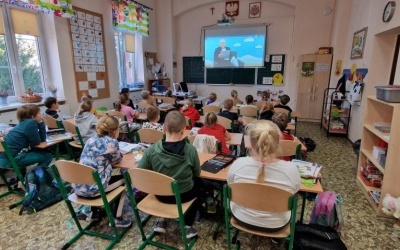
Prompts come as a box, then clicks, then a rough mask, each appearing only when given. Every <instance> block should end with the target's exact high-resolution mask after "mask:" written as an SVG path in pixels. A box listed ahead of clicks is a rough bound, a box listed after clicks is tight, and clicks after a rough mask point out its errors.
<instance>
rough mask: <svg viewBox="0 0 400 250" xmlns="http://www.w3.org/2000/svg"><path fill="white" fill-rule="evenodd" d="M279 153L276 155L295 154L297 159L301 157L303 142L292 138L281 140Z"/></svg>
mask: <svg viewBox="0 0 400 250" xmlns="http://www.w3.org/2000/svg"><path fill="white" fill-rule="evenodd" d="M279 147H280V150H278V153H277V155H276V156H278V157H285V156H295V158H296V159H300V151H301V143H300V142H298V141H291V140H279Z"/></svg>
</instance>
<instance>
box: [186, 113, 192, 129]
mask: <svg viewBox="0 0 400 250" xmlns="http://www.w3.org/2000/svg"><path fill="white" fill-rule="evenodd" d="M185 121H186V126H187V127H189V128H190V129H192V120H190V118H189V117H187V116H185Z"/></svg>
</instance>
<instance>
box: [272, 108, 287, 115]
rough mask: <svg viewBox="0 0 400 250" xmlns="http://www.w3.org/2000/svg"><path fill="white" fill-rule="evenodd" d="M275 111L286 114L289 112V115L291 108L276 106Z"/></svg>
mask: <svg viewBox="0 0 400 250" xmlns="http://www.w3.org/2000/svg"><path fill="white" fill-rule="evenodd" d="M274 112H275V113H284V114H287V115H289V113H290V112H289V110H287V109H284V108H274Z"/></svg>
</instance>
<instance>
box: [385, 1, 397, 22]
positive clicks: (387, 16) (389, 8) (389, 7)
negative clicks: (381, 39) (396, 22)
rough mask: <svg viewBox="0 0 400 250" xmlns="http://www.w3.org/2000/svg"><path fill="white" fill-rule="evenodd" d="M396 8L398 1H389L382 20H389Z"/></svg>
mask: <svg viewBox="0 0 400 250" xmlns="http://www.w3.org/2000/svg"><path fill="white" fill-rule="evenodd" d="M395 9H396V2H395V1H389V2H388V3H387V4H386V6H385V9H383V16H382V21H383V22H385V23H387V22H389V21H390V20H391V19H392V17H393V14H394V11H395Z"/></svg>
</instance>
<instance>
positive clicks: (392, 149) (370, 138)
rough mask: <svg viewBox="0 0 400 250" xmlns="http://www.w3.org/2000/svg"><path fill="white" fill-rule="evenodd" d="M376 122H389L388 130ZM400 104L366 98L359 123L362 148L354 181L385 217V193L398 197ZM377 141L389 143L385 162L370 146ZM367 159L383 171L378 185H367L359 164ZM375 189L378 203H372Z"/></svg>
mask: <svg viewBox="0 0 400 250" xmlns="http://www.w3.org/2000/svg"><path fill="white" fill-rule="evenodd" d="M376 123H390V124H391V129H390V133H383V132H381V131H379V130H378V129H376V128H375V126H374V124H376ZM399 134H400V103H388V102H384V101H381V100H378V99H376V98H375V97H368V98H367V100H366V107H365V113H364V123H363V126H362V135H361V148H360V155H359V160H358V166H357V184H358V185H359V187H360V188H361V190H362V192H363V193H364V195H365V196H366V198H367V200H368V202H369V203H370V204H371V206H372V208H373V209H374V211H375V212H376V214H377V215H378V216H385V217H387V215H386V214H384V213H383V212H382V202H381V201H382V199H383V197H384V196H385V195H386V194H391V195H392V196H393V197H399V196H400V182H399V181H398V177H399V176H400V165H399V163H398V152H399V150H398V149H399V147H400V136H399ZM379 141H384V142H386V143H387V144H388V147H387V153H386V163H385V165H382V164H381V162H380V161H379V160H378V159H376V158H375V156H374V155H373V147H374V146H377V145H378V143H379ZM367 160H368V161H369V162H370V163H372V164H373V165H375V167H376V168H377V169H378V170H379V171H380V172H381V173H382V174H383V179H382V183H381V187H372V186H368V185H367V182H366V181H365V178H363V174H362V172H361V166H365V165H366V162H367ZM374 191H377V192H380V193H381V195H380V199H379V203H377V202H375V201H374V199H373V198H372V196H371V193H373V192H374Z"/></svg>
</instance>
